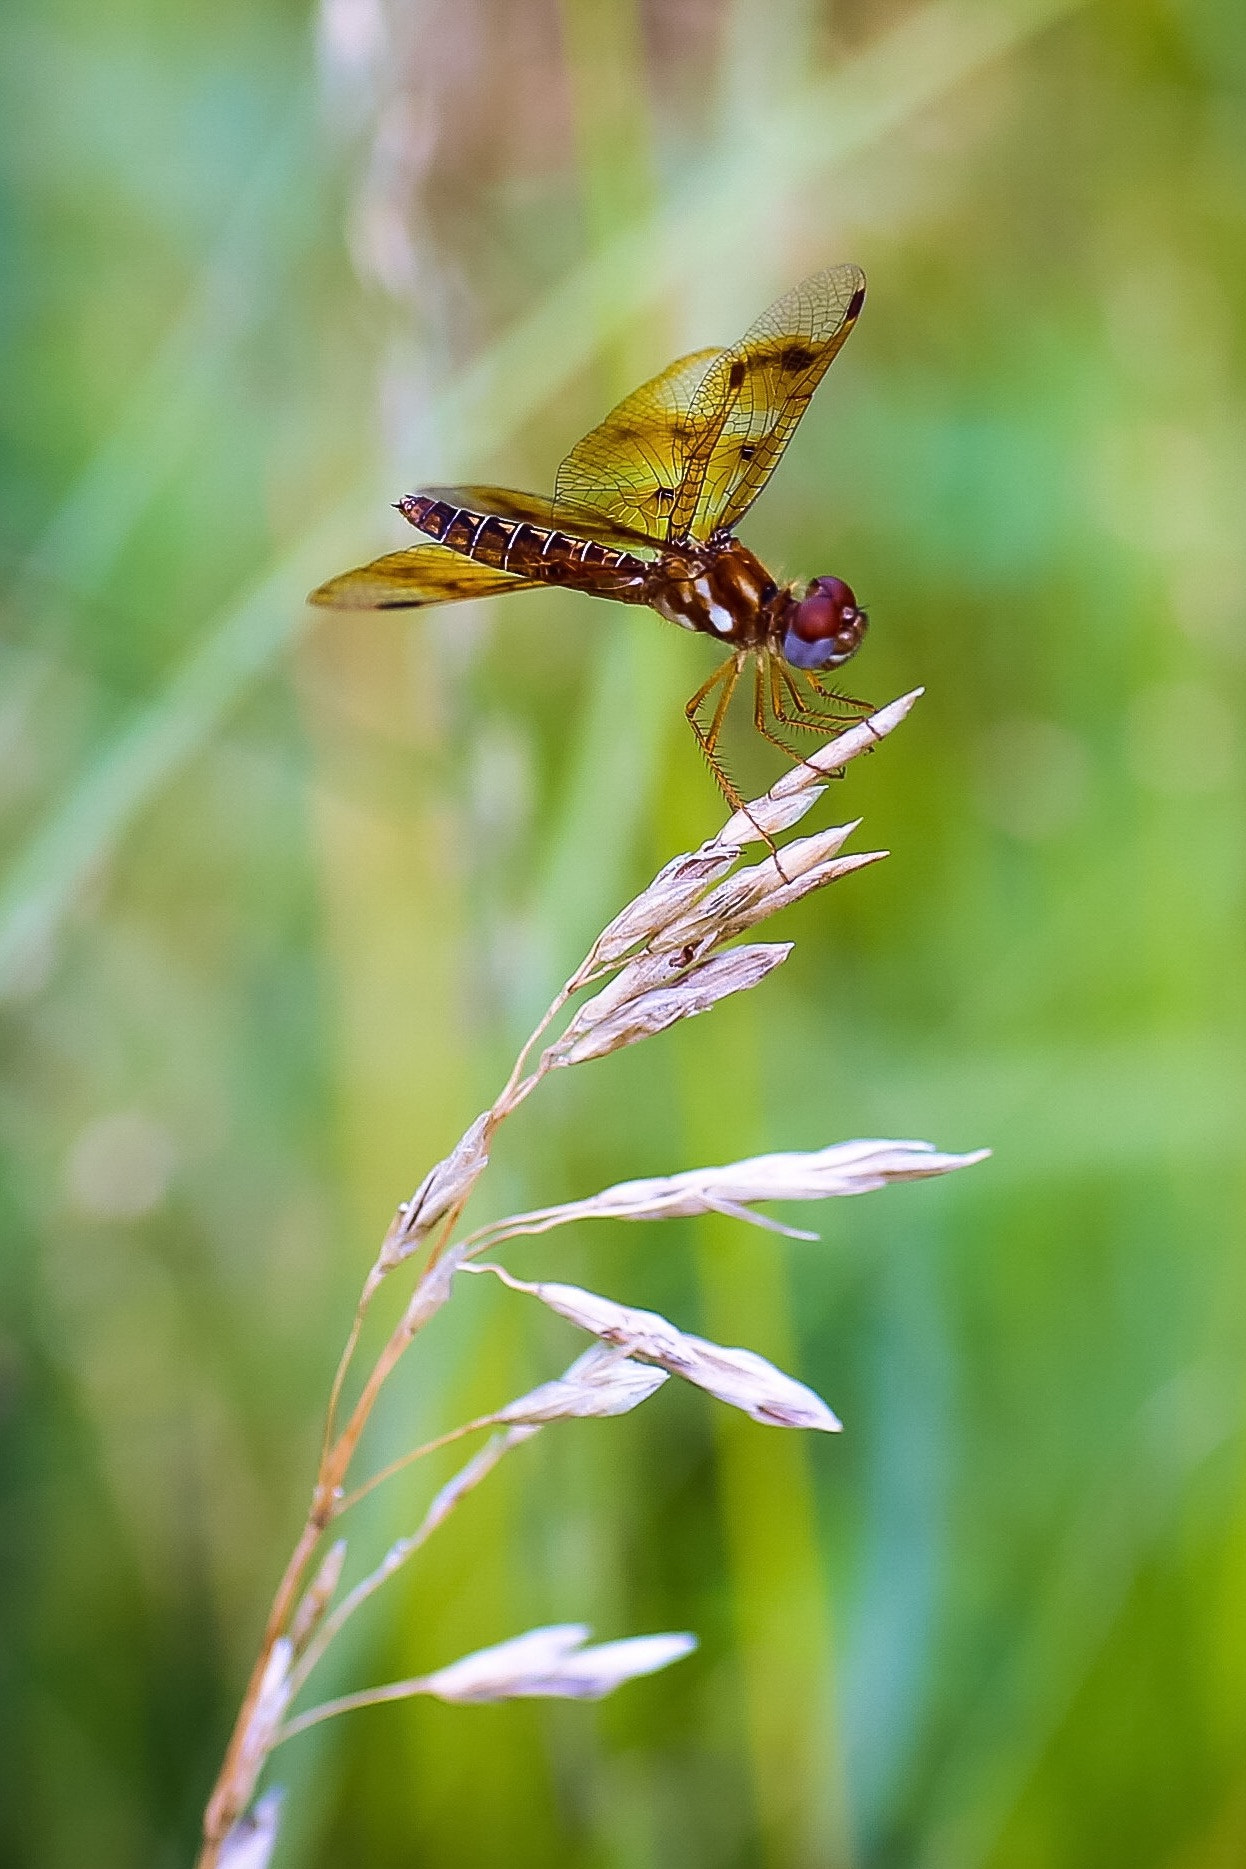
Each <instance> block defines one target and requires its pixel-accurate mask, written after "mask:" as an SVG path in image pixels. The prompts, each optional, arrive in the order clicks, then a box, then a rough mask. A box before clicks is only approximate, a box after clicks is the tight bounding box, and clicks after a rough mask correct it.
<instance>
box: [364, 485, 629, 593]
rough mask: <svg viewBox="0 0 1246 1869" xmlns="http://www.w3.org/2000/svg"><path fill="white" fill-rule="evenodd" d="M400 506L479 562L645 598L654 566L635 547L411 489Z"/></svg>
mask: <svg viewBox="0 0 1246 1869" xmlns="http://www.w3.org/2000/svg"><path fill="white" fill-rule="evenodd" d="M398 510H399V512H400V513H401V514H402V516H403V518H404V519H407V520H409V521H410V523H411V524H412V525H413V526H415V527H416V528H417V529H418V530H419V531H420V532H426V533H427V534H428V536H429V537H430V538H432V539H436V540H437V541H438V543H439V544H441V545H445V546H448V547H449V549H450V550H451V551H452V552H461V553H462V554H463V556H464V557H465V558H474V559H475V560H476V561H477V563H478V564H483V565H492V566H494V567H495V568H496V569H497V570H499V571H510V572H513V573H514V575H515V576H516V577H521V578H537V579H539V580H540V581H541V583H543V584H571V585H575V586H576V587H578V588H579V589H581V590H587V591H591V592H592V593H593V595H594V596H603V597H613V598H615V599H616V601H617V600H620V599H621V600H623V601H626V600H627V599H629V598H631V599H632V600H633V601H635V602H643V597H642V595H641V593H642V590H643V587H644V584H645V581H646V579H647V577H648V574H649V570H650V567H649V565H648V564H647V563H646V561H645V560H644V559H643V558H637V557H635V556H634V555H633V554H632V553H631V552H620V551H614V550H612V549H611V548H610V547H608V546H605V545H600V544H599V543H598V542H597V540H596V539H584V538H576V537H575V536H574V535H573V534H572V533H569V532H558V531H555V530H553V529H552V528H550V527H548V526H536V525H533V524H532V523H531V521H530V520H527V519H503V518H502V517H501V515H500V514H498V513H478V512H473V511H472V509H471V508H470V507H466V506H455V505H453V504H452V502H451V501H449V500H439V499H435V498H433V497H432V496H431V495H429V494H423V493H409V494H407V495H406V497H405V498H404V499H401V500H399V502H398Z"/></svg>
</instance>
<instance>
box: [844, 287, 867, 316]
mask: <svg viewBox="0 0 1246 1869" xmlns="http://www.w3.org/2000/svg"><path fill="white" fill-rule="evenodd" d="M864 303H865V287H864V286H858V287H857V289H856V291H855V292H854V293H853V295H852V297H851V299H850V300H849V301H848V316H849V318H855V317H857V316H858V314H859V313H860V310H861V307H862V306H863V305H864Z"/></svg>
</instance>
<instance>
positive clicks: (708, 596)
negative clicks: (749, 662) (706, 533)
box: [645, 538, 778, 649]
mask: <svg viewBox="0 0 1246 1869" xmlns="http://www.w3.org/2000/svg"><path fill="white" fill-rule="evenodd" d="M777 595H778V589H777V586H776V585H775V581H774V579H773V578H772V577H771V576H770V573H769V572H768V571H767V570H766V567H765V566H764V565H763V564H762V563H761V561H760V559H758V558H755V557H754V556H753V554H752V552H750V551H749V549H748V547H747V546H746V545H741V543H740V541H739V540H738V539H733V538H727V539H723V540H714V541H712V542H711V543H709V544H707V545H684V546H680V547H678V548H677V549H676V550H675V551H672V552H665V553H664V554H663V555H662V557H661V558H659V559H658V560H657V561H656V562H655V564H654V566H653V569H652V571H651V572H650V576H649V588H648V590H647V591H646V594H645V601H646V602H647V603H649V604H651V605H652V606H653V608H654V609H655V610H656V611H657V612H658V614H659V616H664V617H665V618H666V620H667V622H668V623H678V624H679V626H680V628H681V629H690V630H699V631H700V632H701V633H702V634H703V635H706V636H713V637H715V638H716V639H717V640H718V641H719V642H721V643H726V644H728V645H729V646H731V647H734V648H737V649H754V648H759V647H760V646H761V644H762V643H763V642H765V640H766V638H767V637H768V636H769V634H770V631H771V622H770V609H771V605H772V604H773V602H774V599H775V598H776V596H777Z"/></svg>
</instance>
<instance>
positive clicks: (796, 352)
mask: <svg viewBox="0 0 1246 1869" xmlns="http://www.w3.org/2000/svg"><path fill="white" fill-rule="evenodd" d="M813 360H814V352H813V351H811V350H809V349H807V348H806V346H805V345H804V344H789V345H788V347H787V349H786V350H781V351H780V352H779V368H780V370H782V371H784V372H785V373H786V374H787V375H789V376H790V375H794V374H795V373H796V371H797V370H807V369H808V368H809V366H810V364H811V363H812V362H813Z"/></svg>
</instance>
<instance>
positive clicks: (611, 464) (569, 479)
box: [554, 350, 723, 545]
mask: <svg viewBox="0 0 1246 1869" xmlns="http://www.w3.org/2000/svg"><path fill="white" fill-rule="evenodd" d="M722 354H723V353H722V352H721V351H718V350H697V351H693V352H691V354H690V355H689V356H687V357H680V358H679V359H678V361H677V362H675V363H672V364H669V365H668V366H667V368H666V369H665V370H663V371H662V373H661V375H660V376H655V377H654V378H653V379H652V381H650V382H648V383H642V384H641V386H640V388H639V389H634V390H633V391H632V393H631V395H630V396H625V397H624V399H623V401H622V402H621V403H619V404H618V406H617V407H616V408H614V409H612V410H611V411H610V413H609V415H608V416H607V417H606V419H605V421H604V422H601V423H599V424H598V426H597V427H596V428H593V429H590V430H589V432H588V434H587V435H585V437H584V439H583V440H582V441H577V442H576V444H575V446H574V448H572V450H571V452H570V454H569V455H568V456H567V458H566V460H565V461H564V462H563V464H562V466H561V467H560V468H559V469H558V478H557V480H556V481H555V483H554V499H555V503H556V506H557V508H558V511H559V512H560V513H568V512H574V511H579V512H591V513H597V514H600V515H602V516H603V517H604V518H605V519H606V520H608V521H609V522H610V523H611V524H614V525H622V526H624V527H626V528H629V529H630V530H632V531H633V532H635V533H638V534H639V535H640V536H641V537H643V538H644V539H646V540H647V541H648V542H649V544H651V545H662V544H665V543H666V540H667V538H668V537H669V535H670V515H671V511H672V509H673V507H674V505H675V503H676V500H677V498H678V494H679V489H680V486H681V484H682V482H683V480H684V477H685V475H686V473H687V470H688V458H689V457H688V446H687V442H688V430H687V424H688V412H689V410H690V409H691V408H692V406H693V402H694V399H695V397H696V393H697V388H698V385H699V384H700V383H701V381H702V379H703V377H704V376H705V373H706V371H707V370H708V369H709V368H710V367H711V365H712V364H713V363H714V361H715V359H716V358H718V357H721V356H722ZM560 523H563V525H564V528H565V529H569V530H574V529H575V528H574V527H573V526H571V525H570V524H569V522H567V521H562V522H560ZM595 536H597V537H599V538H602V539H604V538H605V536H606V535H605V534H604V533H597V534H596V535H595Z"/></svg>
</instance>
